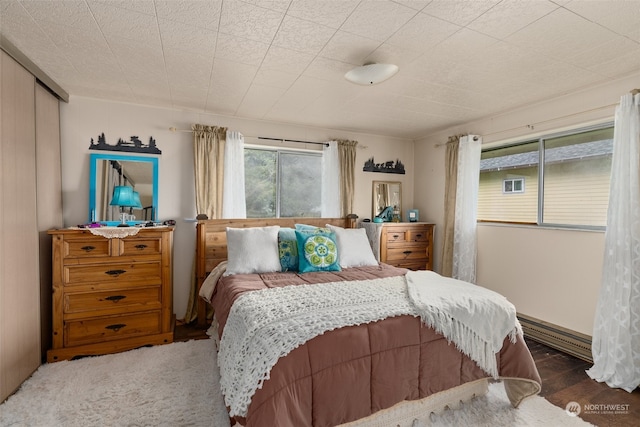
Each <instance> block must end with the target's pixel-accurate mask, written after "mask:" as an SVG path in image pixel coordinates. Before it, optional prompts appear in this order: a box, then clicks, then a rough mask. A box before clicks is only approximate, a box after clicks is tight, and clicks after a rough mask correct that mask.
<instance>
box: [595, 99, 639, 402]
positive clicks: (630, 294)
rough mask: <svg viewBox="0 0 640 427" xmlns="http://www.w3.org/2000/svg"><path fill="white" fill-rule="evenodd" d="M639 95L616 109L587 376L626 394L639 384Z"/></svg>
mask: <svg viewBox="0 0 640 427" xmlns="http://www.w3.org/2000/svg"><path fill="white" fill-rule="evenodd" d="M638 169H640V94H637V95H635V97H634V96H632V95H631V94H627V95H624V96H622V98H621V100H620V105H619V106H618V107H617V108H616V119H615V128H614V133H613V159H612V162H611V183H610V186H611V187H610V192H609V210H608V212H607V231H606V234H605V248H604V264H603V271H602V284H601V288H600V297H599V299H598V304H597V306H596V317H595V322H594V325H595V326H594V329H593V342H592V349H591V351H592V354H593V361H594V365H593V367H591V369H589V370H588V371H587V374H588V375H589V376H590V377H591V378H593V379H594V380H596V381H599V382H603V381H604V382H606V383H607V385H608V386H609V387H615V388H621V389H624V390H626V391H628V392H629V393H631V392H632V391H633V390H634V389H635V388H636V387H638V385H640V172H639V171H638Z"/></svg>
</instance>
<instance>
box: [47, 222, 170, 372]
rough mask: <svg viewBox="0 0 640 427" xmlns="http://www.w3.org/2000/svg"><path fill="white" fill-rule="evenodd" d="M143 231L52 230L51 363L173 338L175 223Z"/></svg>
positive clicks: (48, 356)
mask: <svg viewBox="0 0 640 427" xmlns="http://www.w3.org/2000/svg"><path fill="white" fill-rule="evenodd" d="M99 230H103V229H99ZM120 230H122V229H120ZM137 230H138V231H137V234H135V235H130V236H126V237H111V236H110V237H109V238H107V237H103V236H102V235H94V234H92V232H91V231H90V230H88V229H61V230H50V231H49V234H50V235H51V236H52V241H53V345H52V348H51V349H50V350H49V351H48V352H47V360H48V361H49V362H55V361H58V360H65V359H72V358H75V357H79V356H87V355H98V354H107V353H115V352H119V351H125V350H130V349H133V348H137V347H141V346H145V345H153V344H165V343H170V342H172V341H173V327H174V315H173V303H172V298H173V295H172V292H173V290H172V250H173V228H172V227H153V228H151V227H150V228H138V229H137ZM110 231H113V232H115V233H119V232H118V231H117V230H110ZM108 232H109V230H107V231H101V233H102V234H103V235H106V234H107V233H108ZM131 232H133V230H131Z"/></svg>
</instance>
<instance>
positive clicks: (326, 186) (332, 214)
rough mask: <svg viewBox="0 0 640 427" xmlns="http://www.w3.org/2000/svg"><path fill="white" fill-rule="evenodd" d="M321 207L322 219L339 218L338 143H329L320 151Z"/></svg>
mask: <svg viewBox="0 0 640 427" xmlns="http://www.w3.org/2000/svg"><path fill="white" fill-rule="evenodd" d="M321 191H322V206H321V208H320V212H321V213H320V215H321V216H322V217H323V218H339V217H340V159H339V157H338V142H337V141H329V142H328V145H327V146H325V147H324V148H323V149H322V190H321Z"/></svg>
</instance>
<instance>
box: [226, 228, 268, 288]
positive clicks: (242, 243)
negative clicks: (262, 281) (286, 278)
mask: <svg viewBox="0 0 640 427" xmlns="http://www.w3.org/2000/svg"><path fill="white" fill-rule="evenodd" d="M279 230H280V227H279V226H277V225H274V226H270V227H252V228H230V227H227V254H228V256H227V259H228V262H227V271H225V273H224V275H225V276H230V275H232V274H251V273H272V272H274V271H280V270H281V266H280V258H279V257H278V231H279Z"/></svg>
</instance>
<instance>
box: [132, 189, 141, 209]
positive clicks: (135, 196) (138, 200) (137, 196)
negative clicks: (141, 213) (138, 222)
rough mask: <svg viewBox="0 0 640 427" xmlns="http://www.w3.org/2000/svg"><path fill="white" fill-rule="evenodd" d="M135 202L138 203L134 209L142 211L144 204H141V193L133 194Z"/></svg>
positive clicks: (135, 192)
mask: <svg viewBox="0 0 640 427" xmlns="http://www.w3.org/2000/svg"><path fill="white" fill-rule="evenodd" d="M133 201H134V202H135V203H136V205H135V206H134V208H136V209H142V203H140V193H138V192H137V191H134V192H133Z"/></svg>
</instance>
